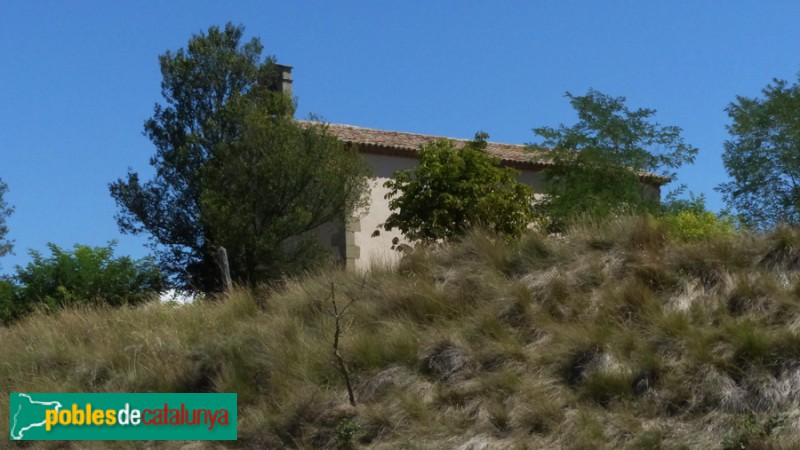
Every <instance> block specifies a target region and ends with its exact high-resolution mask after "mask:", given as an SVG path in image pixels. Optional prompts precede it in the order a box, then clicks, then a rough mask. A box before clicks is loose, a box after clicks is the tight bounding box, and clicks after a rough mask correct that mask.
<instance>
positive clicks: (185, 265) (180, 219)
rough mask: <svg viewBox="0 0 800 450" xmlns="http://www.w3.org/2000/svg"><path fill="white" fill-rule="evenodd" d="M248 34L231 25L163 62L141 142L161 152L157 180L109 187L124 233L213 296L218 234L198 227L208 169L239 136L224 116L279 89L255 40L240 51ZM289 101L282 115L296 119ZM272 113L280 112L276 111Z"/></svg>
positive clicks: (184, 281) (185, 282)
mask: <svg viewBox="0 0 800 450" xmlns="http://www.w3.org/2000/svg"><path fill="white" fill-rule="evenodd" d="M243 33H244V28H243V27H241V26H234V25H232V24H230V23H229V24H227V25H225V27H224V28H222V29H220V28H219V27H211V28H209V29H208V32H206V33H200V34H198V35H194V36H193V37H192V38H191V39H190V40H189V44H188V46H187V48H186V49H183V48H181V49H179V50H178V51H176V52H174V53H173V52H169V51H168V52H166V53H165V54H163V55H161V56H160V57H159V62H160V65H161V74H162V76H163V80H162V82H161V92H162V95H163V97H164V100H165V102H166V103H165V104H163V105H160V104H156V105H155V108H154V112H153V116H152V117H151V118H150V119H148V120H147V121H145V124H144V134H145V135H146V136H147V137H148V138H150V140H151V141H152V142H153V144H154V145H155V147H156V153H155V155H154V156H153V157H152V158H151V159H150V164H151V165H152V166H153V167H154V168H155V176H154V178H153V179H152V180H150V181H146V182H141V181H140V177H139V174H138V173H136V172H129V173H128V175H127V177H126V178H125V179H119V180H117V181H116V182H114V183H111V185H110V191H111V195H112V197H113V198H114V199H115V200H116V202H117V205H118V206H119V208H120V211H119V213H118V215H117V222H118V224H119V227H120V229H121V230H122V231H123V232H125V233H132V234H139V233H147V234H148V235H149V239H150V244H151V246H152V248H153V250H154V252H155V254H156V256H157V257H158V259H159V263H160V265H161V267H162V269H163V270H164V271H165V272H166V273H167V274H169V275H170V276H171V278H172V279H173V281H174V282H176V283H177V284H178V285H181V286H183V287H193V288H195V289H200V290H206V291H208V290H213V289H214V288H216V287H217V286H218V283H219V281H218V278H219V277H218V275H217V273H218V269H217V265H216V263H215V260H214V252H213V249H212V248H211V245H210V243H211V242H212V241H213V236H212V233H213V231H212V230H210V229H208V228H207V227H206V226H205V224H204V223H203V221H202V220H201V205H200V197H201V193H202V192H203V183H204V181H203V178H202V172H203V168H204V167H205V165H206V164H207V162H208V161H209V160H210V159H211V158H212V156H213V154H214V152H215V151H216V150H217V149H218V148H220V146H221V145H223V144H225V143H229V142H231V141H232V140H233V139H235V138H236V136H237V134H238V130H237V128H238V126H239V125H238V124H237V123H236V121H235V120H230V117H229V116H228V115H226V114H225V113H224V108H225V106H226V105H227V104H228V102H229V101H230V99H231V98H235V97H237V96H239V95H243V94H247V93H249V92H251V91H254V90H259V89H265V90H269V89H274V88H275V87H276V86H277V83H278V70H277V67H276V65H275V61H274V59H273V58H272V57H268V58H265V59H262V57H261V53H262V50H263V47H262V45H261V43H260V41H259V40H258V39H256V38H254V39H252V40H250V41H249V42H246V43H243V42H242V36H243ZM292 108H293V106H292V104H291V101H290V100H288V101H284V102H283V111H277V112H278V113H282V114H291V110H292ZM274 112H275V111H274Z"/></svg>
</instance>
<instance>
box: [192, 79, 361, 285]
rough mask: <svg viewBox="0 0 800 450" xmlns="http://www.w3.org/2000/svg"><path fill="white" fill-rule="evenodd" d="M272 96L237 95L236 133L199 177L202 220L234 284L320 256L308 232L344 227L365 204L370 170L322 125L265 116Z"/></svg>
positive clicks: (300, 266)
mask: <svg viewBox="0 0 800 450" xmlns="http://www.w3.org/2000/svg"><path fill="white" fill-rule="evenodd" d="M275 102H278V104H280V99H279V98H278V99H276V98H275V97H274V94H272V93H269V92H264V93H261V94H259V95H254V94H250V95H248V96H245V97H242V98H240V99H238V100H237V101H236V102H235V104H232V105H231V108H229V111H230V112H231V113H232V114H233V113H235V114H238V115H239V119H238V120H239V121H240V122H241V125H242V126H241V133H240V136H239V137H238V139H237V140H235V141H233V142H231V143H228V144H223V145H222V148H221V149H220V151H218V152H217V153H216V154H217V156H216V157H215V158H213V159H212V160H211V161H210V163H209V165H208V167H207V170H206V172H205V174H204V191H203V195H202V202H201V206H202V218H203V221H204V224H205V226H206V227H207V229H211V230H214V237H213V239H212V240H211V243H213V244H214V245H220V246H224V247H225V249H226V250H227V252H228V258H229V262H230V266H231V275H232V278H233V279H234V281H237V282H239V283H242V284H249V285H255V284H258V283H263V282H267V283H268V282H270V281H273V280H276V279H278V278H280V277H282V276H284V275H291V274H296V273H298V272H300V271H302V270H304V269H307V268H308V267H309V266H311V265H313V264H314V263H315V262H318V261H320V260H321V259H322V258H323V257H324V256H325V255H328V256H329V255H330V252H329V251H326V250H325V249H324V248H323V247H322V246H321V245H320V238H319V236H318V235H317V234H316V233H314V230H315V229H317V228H319V227H321V226H323V225H325V224H330V225H332V226H335V225H338V226H343V224H344V222H345V216H346V214H347V213H349V212H352V211H354V210H355V209H356V208H359V207H361V206H364V205H365V202H366V197H365V194H366V193H367V176H368V175H369V168H368V166H367V165H366V163H365V162H364V160H363V158H362V157H361V156H360V155H359V154H358V152H357V151H356V150H354V149H351V148H346V147H345V146H344V145H343V144H342V143H341V142H340V141H339V140H338V139H336V138H335V137H334V136H331V135H329V134H327V132H326V127H325V126H324V125H322V124H314V123H313V122H306V123H305V124H301V123H298V122H297V121H295V120H293V119H292V117H291V116H287V115H282V114H272V113H271V110H272V109H273V106H274V105H275Z"/></svg>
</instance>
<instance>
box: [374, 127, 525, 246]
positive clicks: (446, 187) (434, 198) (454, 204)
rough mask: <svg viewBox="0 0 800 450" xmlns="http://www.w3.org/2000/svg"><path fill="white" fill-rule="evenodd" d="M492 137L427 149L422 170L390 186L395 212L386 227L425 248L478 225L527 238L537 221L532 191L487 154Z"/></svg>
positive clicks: (410, 172) (398, 177)
mask: <svg viewBox="0 0 800 450" xmlns="http://www.w3.org/2000/svg"><path fill="white" fill-rule="evenodd" d="M487 138H488V135H487V134H485V133H477V134H476V135H475V140H474V141H472V142H470V143H468V144H467V145H466V146H465V147H464V148H462V149H458V148H456V147H455V143H454V142H453V141H450V140H439V141H436V142H434V143H432V144H430V145H426V146H424V147H422V148H421V149H420V162H419V165H418V166H417V167H415V168H414V169H412V170H408V171H400V172H397V173H396V174H395V177H394V179H391V180H389V181H387V182H386V183H385V186H386V187H387V188H389V189H390V191H389V193H388V194H387V196H386V197H387V199H389V207H390V209H391V211H392V213H391V215H390V216H389V218H388V219H387V220H386V222H385V223H384V224H383V228H384V229H386V230H391V229H393V228H399V229H400V231H402V232H403V234H404V235H405V236H406V237H407V238H408V239H410V240H412V241H418V242H422V243H433V242H437V241H440V240H449V239H452V238H455V237H458V236H461V235H463V234H464V233H465V232H466V231H468V230H469V229H470V228H471V227H474V226H476V225H480V226H485V227H487V228H489V229H490V230H492V231H494V232H496V233H498V234H500V235H506V236H514V235H518V234H520V233H522V231H523V230H525V229H526V228H527V226H528V224H529V223H530V222H531V220H532V218H533V216H532V210H531V205H532V202H533V192H532V190H531V188H530V187H528V186H527V185H525V184H522V183H520V182H518V181H517V180H516V171H514V170H512V169H510V168H502V167H500V160H499V159H498V158H495V157H493V156H492V155H490V154H489V153H487V152H486V150H485V148H486V139H487Z"/></svg>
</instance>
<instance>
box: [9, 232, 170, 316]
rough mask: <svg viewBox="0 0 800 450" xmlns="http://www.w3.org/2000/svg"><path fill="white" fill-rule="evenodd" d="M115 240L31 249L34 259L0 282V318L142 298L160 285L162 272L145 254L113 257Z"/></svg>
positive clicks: (112, 304)
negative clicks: (45, 250)
mask: <svg viewBox="0 0 800 450" xmlns="http://www.w3.org/2000/svg"><path fill="white" fill-rule="evenodd" d="M115 245H116V243H114V242H111V243H109V244H108V245H107V246H105V247H89V246H86V245H75V247H74V248H73V250H71V251H65V250H62V249H61V248H59V247H58V246H57V245H55V244H52V243H51V244H48V248H49V249H50V253H51V254H50V256H47V257H45V256H43V255H42V254H41V253H39V252H37V251H33V250H31V251H30V255H31V257H32V258H33V261H32V262H30V263H29V264H28V265H27V266H25V267H19V266H17V273H16V275H15V276H14V277H13V281H14V282H12V281H11V280H6V281H3V282H0V319H2V320H3V321H4V322H6V323H7V322H10V321H12V320H13V319H16V318H18V317H20V316H22V315H25V314H26V313H27V312H29V311H30V310H31V309H32V308H33V307H35V306H39V307H44V308H49V309H53V308H60V307H63V306H67V305H85V304H90V303H92V304H107V305H111V306H121V305H125V304H135V303H140V302H142V301H145V300H147V299H148V298H150V297H151V296H152V295H153V293H155V292H157V291H158V290H159V288H160V287H161V286H162V283H163V277H162V274H161V272H160V271H159V270H158V267H156V265H155V263H154V262H153V261H151V260H149V259H141V260H133V259H131V258H130V257H127V256H122V257H114V246H115Z"/></svg>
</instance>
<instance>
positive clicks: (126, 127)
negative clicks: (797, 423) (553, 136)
mask: <svg viewBox="0 0 800 450" xmlns="http://www.w3.org/2000/svg"><path fill="white" fill-rule="evenodd" d="M798 17H800V2H796V1H724V2H723V1H670V2H664V1H645V0H639V1H603V2H599V1H588V0H587V1H567V0H564V1H558V2H551V1H507V2H501V1H497V2H488V1H483V2H479V1H438V2H437V1H410V0H409V1H404V2H376V1H341V2H329V1H306V2H287V1H281V2H271V1H258V2H257V1H225V2H222V1H217V2H211V1H192V2H189V1H169V2H164V1H155V0H151V1H138V2H109V1H80V0H76V1H69V2H65V1H29V0H25V1H18V0H3V1H2V2H0V61H2V63H1V64H0V178H1V179H3V180H4V181H5V182H6V183H7V184H8V185H9V189H10V191H9V193H8V194H7V198H6V200H7V201H8V202H10V203H11V204H12V205H14V206H15V207H16V212H15V214H14V215H13V216H11V218H10V219H9V222H8V225H9V227H10V230H11V231H10V236H9V237H10V238H12V239H14V240H15V241H16V246H15V253H16V255H12V256H6V257H4V258H2V259H0V265H2V268H0V273H9V272H10V271H11V270H12V269H13V266H14V265H16V264H25V263H26V262H28V261H29V257H28V256H27V250H28V249H37V250H44V249H45V248H46V247H45V245H46V243H47V242H54V243H56V244H57V245H60V246H62V247H71V246H72V245H73V244H74V243H81V244H89V245H103V244H105V243H106V242H108V241H109V240H112V239H116V240H118V241H119V247H118V253H120V254H130V255H133V256H136V257H141V256H144V255H146V254H147V253H148V250H147V249H146V248H145V247H144V246H143V243H144V242H145V239H144V238H141V237H132V236H125V235H121V234H120V233H119V231H118V229H117V226H116V223H115V221H114V214H115V212H116V210H117V208H116V205H115V204H114V202H113V200H112V199H111V197H110V196H109V195H108V189H107V185H108V183H109V182H111V181H114V180H115V179H117V178H119V177H122V176H124V174H125V172H126V169H127V168H128V167H132V168H134V169H135V170H137V171H139V172H140V173H142V174H143V175H147V176H149V174H150V173H151V171H150V170H149V166H148V158H149V157H150V156H151V155H152V154H153V146H152V145H151V143H150V142H149V141H148V140H147V139H146V138H145V137H144V136H142V134H141V131H142V124H143V122H144V120H145V119H146V118H148V117H149V116H150V115H151V114H152V110H153V105H154V104H155V103H156V102H159V101H161V97H160V85H159V83H160V73H159V68H158V61H157V57H158V55H159V54H161V53H163V52H164V51H166V50H169V49H173V50H174V49H177V48H179V47H182V46H185V44H186V42H187V41H188V39H189V37H190V36H191V35H192V34H193V33H197V32H200V31H202V30H204V29H207V28H208V27H209V26H211V25H223V24H224V23H226V22H228V21H232V22H234V23H237V24H243V25H244V26H245V27H246V34H247V36H248V38H249V37H260V38H261V40H262V42H263V44H264V45H265V53H266V54H271V55H274V56H276V57H277V58H278V61H279V62H281V63H283V64H288V65H292V66H294V68H295V69H294V79H295V82H294V93H295V95H296V96H297V98H298V100H299V113H298V115H299V116H303V117H305V116H307V115H308V114H309V113H315V114H318V115H321V116H322V117H323V118H324V119H325V120H327V121H330V122H335V123H346V124H351V125H360V126H366V127H374V128H382V129H391V130H400V131H410V132H419V133H429V134H436V135H443V136H451V137H463V138H469V137H472V136H473V135H474V133H475V132H476V131H478V130H484V131H486V132H488V133H489V134H490V135H491V140H494V141H500V142H512V143H528V142H531V141H533V140H534V139H535V138H534V135H533V133H532V132H531V129H532V128H534V127H539V126H543V125H550V126H557V125H558V124H560V123H565V124H572V123H574V122H575V120H576V117H575V114H574V112H573V110H572V109H571V108H570V106H569V104H568V103H567V101H566V99H565V98H564V93H565V92H566V91H570V92H572V93H575V94H582V93H585V92H586V91H587V90H588V89H589V88H594V89H597V90H600V91H601V92H604V93H606V94H609V95H614V96H625V97H627V99H628V105H629V106H631V107H648V108H654V109H656V110H657V111H658V114H657V115H656V119H657V120H658V121H659V122H660V123H662V124H665V125H678V126H680V127H682V128H683V130H684V137H685V139H686V141H687V142H689V143H691V144H692V145H694V146H696V147H698V148H699V149H700V154H699V156H698V158H697V161H696V163H695V164H694V165H693V166H691V167H687V168H685V169H682V170H681V171H680V173H679V181H680V182H682V183H686V184H687V185H688V187H689V189H690V190H692V191H694V192H697V193H704V194H705V195H706V196H707V197H708V200H709V206H710V207H711V208H713V209H720V208H721V207H723V206H724V205H723V204H722V202H721V199H720V197H719V195H718V194H717V193H716V192H714V190H713V189H714V187H715V186H716V185H718V184H719V183H720V182H723V181H725V179H726V175H725V172H724V169H723V167H722V163H721V158H720V157H721V154H722V149H723V142H724V141H725V139H726V138H727V133H726V131H725V125H726V124H728V123H729V121H728V118H727V115H726V114H725V112H724V108H725V106H726V105H727V104H728V103H730V102H731V101H733V100H735V98H736V96H737V95H744V96H757V95H759V94H760V91H761V89H762V88H763V87H765V86H766V85H767V83H769V82H770V81H771V80H772V78H774V77H777V78H783V79H788V80H791V81H795V80H797V73H798V71H800V27H798V26H797V18H798Z"/></svg>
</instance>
